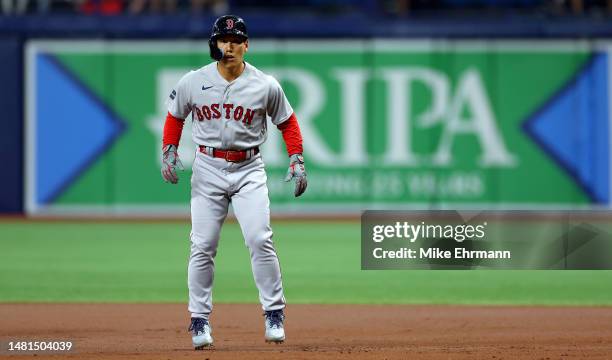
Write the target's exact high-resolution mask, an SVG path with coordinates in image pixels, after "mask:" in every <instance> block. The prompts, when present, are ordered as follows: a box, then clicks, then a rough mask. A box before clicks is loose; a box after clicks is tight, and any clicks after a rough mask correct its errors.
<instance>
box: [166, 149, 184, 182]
mask: <svg viewBox="0 0 612 360" xmlns="http://www.w3.org/2000/svg"><path fill="white" fill-rule="evenodd" d="M176 168H179V169H181V170H185V168H184V167H183V163H182V162H181V159H179V156H178V148H177V147H176V145H166V146H164V148H163V155H162V168H161V174H162V177H163V178H164V181H165V182H170V183H172V184H176V183H178V180H179V179H178V175H177V174H176Z"/></svg>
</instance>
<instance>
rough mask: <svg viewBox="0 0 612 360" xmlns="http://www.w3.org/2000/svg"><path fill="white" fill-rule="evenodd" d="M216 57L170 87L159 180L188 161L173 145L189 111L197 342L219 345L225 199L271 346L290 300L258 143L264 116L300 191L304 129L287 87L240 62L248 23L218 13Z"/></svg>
mask: <svg viewBox="0 0 612 360" xmlns="http://www.w3.org/2000/svg"><path fill="white" fill-rule="evenodd" d="M209 47H210V56H211V57H212V58H213V59H214V60H216V61H214V62H212V63H210V64H208V65H205V66H204V67H202V68H200V69H198V70H195V71H191V72H189V73H187V74H186V75H185V76H183V77H182V78H181V80H180V81H179V82H178V84H177V85H176V87H175V88H174V89H173V90H172V92H171V94H170V99H169V105H168V115H167V117H166V122H165V125H164V135H163V165H162V169H161V173H162V177H163V179H164V180H165V181H166V182H170V183H172V184H176V183H177V182H178V176H177V172H176V169H177V167H178V168H180V167H181V166H182V164H181V163H180V160H179V158H178V152H177V148H178V146H179V140H180V137H181V132H182V128H183V124H184V119H186V118H187V116H188V115H189V114H190V113H191V116H192V121H193V140H194V142H195V143H196V144H197V145H198V146H197V148H198V151H197V153H196V158H195V161H194V164H193V175H192V177H191V226H192V227H191V254H190V257H189V268H188V285H189V312H190V313H191V326H190V327H189V330H190V331H191V332H192V340H193V346H194V347H195V349H196V350H199V349H203V348H204V347H206V346H210V345H212V343H213V339H212V336H211V333H212V330H211V326H210V323H209V316H210V313H211V311H212V285H213V276H214V264H215V263H214V259H215V255H216V252H217V244H218V242H219V233H220V230H221V225H222V224H223V221H224V220H225V217H226V215H227V211H228V207H229V204H230V203H231V204H232V206H233V209H234V214H235V215H236V218H237V220H238V222H239V223H240V228H241V229H242V234H243V236H244V240H245V243H246V245H247V247H248V249H249V252H250V255H251V267H252V271H253V277H254V278H255V283H256V285H257V289H258V290H259V300H260V302H261V305H262V308H263V310H264V316H265V322H264V323H265V339H266V341H267V342H276V343H279V342H283V341H284V340H285V330H284V327H283V321H284V318H285V316H284V313H283V309H284V308H285V297H284V295H283V284H282V280H281V272H280V267H279V263H278V257H277V255H276V251H275V249H274V244H273V242H272V228H271V227H270V200H269V199H268V188H267V185H266V172H265V169H264V163H263V160H262V158H261V154H260V153H259V146H260V145H261V144H262V143H263V142H264V141H265V140H266V132H267V128H268V125H267V122H266V121H267V120H266V119H267V117H270V120H271V121H272V124H274V125H276V127H278V129H280V131H281V132H282V136H283V139H284V141H285V144H286V147H287V153H288V155H289V170H288V172H287V176H286V177H285V181H289V180H291V179H295V196H296V197H297V196H300V195H301V194H302V193H304V191H305V190H306V184H307V182H306V171H305V169H304V159H303V157H302V135H301V133H300V128H299V125H298V122H297V119H296V116H295V114H294V113H293V109H292V108H291V105H290V104H289V102H288V101H287V98H286V97H285V94H284V92H283V89H282V88H281V86H280V84H279V83H278V81H276V80H275V79H274V78H273V77H271V76H269V75H266V74H264V73H263V72H261V71H260V70H258V69H257V68H255V67H254V66H253V65H251V64H249V63H247V62H245V61H244V55H245V54H246V52H247V51H248V49H249V40H248V34H247V27H246V24H245V22H244V20H243V19H241V18H239V17H237V16H233V15H225V16H221V17H220V18H218V19H217V20H216V21H215V23H214V26H213V29H212V35H211V37H210V40H209Z"/></svg>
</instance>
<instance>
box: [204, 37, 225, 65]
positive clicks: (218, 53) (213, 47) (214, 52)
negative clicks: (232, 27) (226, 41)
mask: <svg viewBox="0 0 612 360" xmlns="http://www.w3.org/2000/svg"><path fill="white" fill-rule="evenodd" d="M208 46H209V47H210V57H211V58H213V59H214V60H216V61H220V60H221V59H223V50H221V49H219V47H218V46H217V39H215V38H210V39H209V40H208Z"/></svg>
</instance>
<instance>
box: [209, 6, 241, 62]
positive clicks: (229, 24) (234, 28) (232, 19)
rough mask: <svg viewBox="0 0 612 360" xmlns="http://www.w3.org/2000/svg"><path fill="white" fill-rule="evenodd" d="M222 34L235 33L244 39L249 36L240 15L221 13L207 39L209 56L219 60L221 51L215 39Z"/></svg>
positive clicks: (221, 55) (221, 56) (221, 54)
mask: <svg viewBox="0 0 612 360" xmlns="http://www.w3.org/2000/svg"><path fill="white" fill-rule="evenodd" d="M223 35H237V36H240V37H242V38H244V39H245V40H246V39H248V38H249V34H248V33H247V27H246V24H245V23H244V20H242V18H241V17H238V16H235V15H223V16H221V17H219V18H218V19H217V20H215V23H214V25H213V28H212V33H211V34H210V39H209V40H208V45H209V46H210V57H211V58H213V59H215V60H217V61H219V60H221V59H223V51H222V50H221V49H219V47H218V46H217V39H218V38H219V37H220V36H223Z"/></svg>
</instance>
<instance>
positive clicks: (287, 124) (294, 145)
mask: <svg viewBox="0 0 612 360" xmlns="http://www.w3.org/2000/svg"><path fill="white" fill-rule="evenodd" d="M277 127H278V129H279V130H280V131H281V132H282V133H283V139H284V140H285V145H286V146H287V154H288V155H289V156H291V155H293V154H301V153H302V152H303V149H302V133H301V131H300V125H299V124H298V121H297V117H296V116H295V113H293V114H291V116H290V117H289V119H287V120H285V121H283V122H282V123H281V124H280V125H278V126H277Z"/></svg>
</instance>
